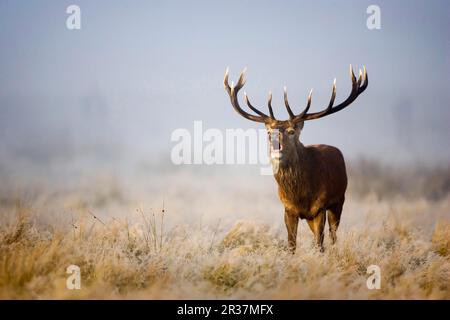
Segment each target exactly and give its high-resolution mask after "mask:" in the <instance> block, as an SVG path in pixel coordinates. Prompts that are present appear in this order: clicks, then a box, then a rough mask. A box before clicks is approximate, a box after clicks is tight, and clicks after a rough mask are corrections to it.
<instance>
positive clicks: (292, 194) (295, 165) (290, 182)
mask: <svg viewBox="0 0 450 320" xmlns="http://www.w3.org/2000/svg"><path fill="white" fill-rule="evenodd" d="M295 151H296V152H292V153H291V154H289V156H288V157H287V158H286V159H285V161H283V162H280V164H279V168H278V171H277V172H276V173H275V180H276V181H277V183H278V186H279V192H280V193H281V195H282V196H283V197H284V198H286V199H289V200H290V201H292V202H295V203H298V202H299V201H302V200H303V199H304V197H306V196H307V195H308V194H310V193H311V187H312V186H311V185H310V181H311V179H309V175H310V174H311V171H310V161H309V154H308V152H307V150H306V148H305V147H304V146H303V144H301V143H300V142H299V145H298V146H297V147H296V150H295Z"/></svg>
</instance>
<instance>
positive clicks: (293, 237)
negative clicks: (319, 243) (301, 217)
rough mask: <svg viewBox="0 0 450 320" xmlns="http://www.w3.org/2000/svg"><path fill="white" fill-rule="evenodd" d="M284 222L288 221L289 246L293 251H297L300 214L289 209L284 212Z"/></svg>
mask: <svg viewBox="0 0 450 320" xmlns="http://www.w3.org/2000/svg"><path fill="white" fill-rule="evenodd" d="M284 222H285V223H286V229H287V233H288V247H289V250H290V251H291V252H292V253H295V249H296V247H297V227H298V216H297V215H295V214H292V213H289V212H288V211H285V212H284Z"/></svg>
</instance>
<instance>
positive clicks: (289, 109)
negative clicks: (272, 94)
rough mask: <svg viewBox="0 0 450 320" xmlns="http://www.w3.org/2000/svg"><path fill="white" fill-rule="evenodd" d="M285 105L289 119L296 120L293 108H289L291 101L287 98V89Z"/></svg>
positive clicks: (285, 91)
mask: <svg viewBox="0 0 450 320" xmlns="http://www.w3.org/2000/svg"><path fill="white" fill-rule="evenodd" d="M284 105H285V106H286V110H287V112H288V113H289V118H291V119H294V118H295V115H294V113H293V112H292V110H291V107H290V106H289V101H288V97H287V88H286V87H284Z"/></svg>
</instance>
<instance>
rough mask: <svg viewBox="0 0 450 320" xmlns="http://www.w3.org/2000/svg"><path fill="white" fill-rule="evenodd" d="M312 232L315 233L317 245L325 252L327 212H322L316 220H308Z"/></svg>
mask: <svg viewBox="0 0 450 320" xmlns="http://www.w3.org/2000/svg"><path fill="white" fill-rule="evenodd" d="M307 221H308V225H309V227H310V228H311V231H312V232H313V233H314V238H315V241H316V245H317V246H318V247H319V248H320V251H323V231H324V229H325V210H323V211H321V212H320V213H319V214H318V215H317V216H316V217H315V218H314V219H311V220H307Z"/></svg>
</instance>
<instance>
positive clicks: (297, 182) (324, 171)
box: [274, 144, 347, 220]
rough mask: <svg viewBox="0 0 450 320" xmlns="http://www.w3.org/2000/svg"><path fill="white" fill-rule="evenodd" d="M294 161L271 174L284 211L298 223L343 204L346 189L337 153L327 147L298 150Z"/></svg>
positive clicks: (340, 154) (341, 161) (341, 163)
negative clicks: (296, 217) (297, 220)
mask: <svg viewBox="0 0 450 320" xmlns="http://www.w3.org/2000/svg"><path fill="white" fill-rule="evenodd" d="M297 154H298V158H296V159H292V160H291V161H289V160H288V161H289V163H288V164H284V165H281V166H280V167H279V169H278V171H277V172H276V173H275V175H274V176H275V180H276V181H277V183H278V195H279V197H280V200H281V202H282V203H283V205H284V208H285V210H286V211H288V212H290V213H292V214H294V215H297V216H298V218H300V219H308V220H311V219H314V218H315V217H316V216H317V214H318V213H319V212H321V211H322V210H326V209H328V208H330V207H331V206H333V205H335V204H337V203H340V202H343V199H344V197H345V190H346V188H347V174H346V170H345V162H344V157H343V156H342V153H341V152H340V151H339V149H337V148H335V147H332V146H327V145H312V146H307V147H305V146H303V145H301V144H300V147H299V149H298V151H297Z"/></svg>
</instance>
